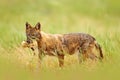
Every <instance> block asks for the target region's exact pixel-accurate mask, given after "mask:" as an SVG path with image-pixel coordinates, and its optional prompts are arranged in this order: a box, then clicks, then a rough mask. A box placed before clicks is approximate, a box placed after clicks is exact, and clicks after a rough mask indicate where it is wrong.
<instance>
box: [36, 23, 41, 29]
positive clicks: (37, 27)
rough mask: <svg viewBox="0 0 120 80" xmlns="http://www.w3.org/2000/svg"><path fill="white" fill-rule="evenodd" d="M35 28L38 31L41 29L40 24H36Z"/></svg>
mask: <svg viewBox="0 0 120 80" xmlns="http://www.w3.org/2000/svg"><path fill="white" fill-rule="evenodd" d="M35 28H36V29H37V30H40V29H41V24H40V22H38V23H37V24H36V26H35Z"/></svg>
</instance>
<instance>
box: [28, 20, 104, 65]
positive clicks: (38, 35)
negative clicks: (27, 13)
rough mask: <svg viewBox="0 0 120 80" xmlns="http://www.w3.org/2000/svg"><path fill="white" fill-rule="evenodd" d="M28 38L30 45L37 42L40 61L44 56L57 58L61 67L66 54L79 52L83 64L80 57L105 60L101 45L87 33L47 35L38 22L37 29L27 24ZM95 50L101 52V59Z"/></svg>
mask: <svg viewBox="0 0 120 80" xmlns="http://www.w3.org/2000/svg"><path fill="white" fill-rule="evenodd" d="M26 36H27V41H26V42H27V43H28V44H30V43H32V42H33V40H36V41H37V46H38V51H39V53H38V56H39V59H40V61H41V60H42V57H43V55H52V56H57V57H58V60H59V66H60V67H62V66H63V64H64V56H65V54H66V53H67V54H70V55H72V54H74V53H75V52H76V51H79V54H78V59H79V62H81V58H80V56H81V55H82V56H83V60H86V59H87V58H90V59H92V60H94V59H96V58H99V59H102V58H103V53H102V50H101V47H100V45H99V44H98V43H97V42H96V40H95V38H94V37H92V36H91V35H89V34H85V33H69V34H47V33H45V32H43V31H42V30H41V24H40V23H39V22H38V23H37V24H36V26H35V27H32V26H31V25H30V24H29V23H28V22H26ZM93 48H96V49H97V50H99V57H97V56H96V55H95V54H94V52H93Z"/></svg>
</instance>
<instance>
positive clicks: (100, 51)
mask: <svg viewBox="0 0 120 80" xmlns="http://www.w3.org/2000/svg"><path fill="white" fill-rule="evenodd" d="M95 47H96V49H97V50H99V54H100V59H103V58H104V56H103V52H102V48H101V46H100V45H99V44H98V43H97V42H96V43H95Z"/></svg>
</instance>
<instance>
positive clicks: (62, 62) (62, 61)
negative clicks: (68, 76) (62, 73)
mask: <svg viewBox="0 0 120 80" xmlns="http://www.w3.org/2000/svg"><path fill="white" fill-rule="evenodd" d="M58 61H59V66H60V67H63V65H64V54H58Z"/></svg>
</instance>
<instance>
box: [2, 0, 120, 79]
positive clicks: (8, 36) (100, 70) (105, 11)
mask: <svg viewBox="0 0 120 80" xmlns="http://www.w3.org/2000/svg"><path fill="white" fill-rule="evenodd" d="M26 22H29V23H30V24H31V25H35V24H36V23H37V22H40V23H41V24H42V30H43V31H45V32H47V33H52V34H55V33H60V34H64V33H71V32H83V33H88V34H91V35H93V36H94V37H95V38H96V40H97V41H98V42H99V43H100V45H101V46H102V49H103V53H104V60H103V62H99V61H98V62H93V61H86V62H84V63H82V64H78V60H77V56H76V55H72V56H69V55H66V57H65V66H64V68H63V69H61V68H59V66H58V60H57V58H56V57H49V56H46V57H45V58H44V59H43V61H42V66H41V68H39V67H38V66H39V65H38V63H37V60H38V59H37V56H33V55H32V51H31V50H30V49H28V48H25V49H24V48H22V47H21V42H22V41H23V40H26V34H25V23H26ZM119 34H120V1H118V0H0V80H48V79H49V80H74V79H76V80H88V79H90V80H113V79H114V80H119V79H120V76H119V74H120V71H119V69H120V62H119V61H120V49H119V47H120V37H119Z"/></svg>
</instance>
